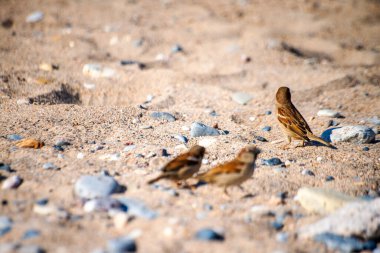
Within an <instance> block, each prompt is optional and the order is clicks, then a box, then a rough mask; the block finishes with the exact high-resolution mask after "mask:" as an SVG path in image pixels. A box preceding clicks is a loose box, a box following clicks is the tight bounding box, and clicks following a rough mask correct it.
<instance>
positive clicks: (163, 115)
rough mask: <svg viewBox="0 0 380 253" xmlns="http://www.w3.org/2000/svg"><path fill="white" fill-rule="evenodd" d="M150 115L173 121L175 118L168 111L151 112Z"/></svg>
mask: <svg viewBox="0 0 380 253" xmlns="http://www.w3.org/2000/svg"><path fill="white" fill-rule="evenodd" d="M150 117H152V118H154V119H160V120H167V121H169V122H173V121H175V120H176V118H175V117H174V116H173V115H172V114H170V113H168V112H152V113H151V114H150Z"/></svg>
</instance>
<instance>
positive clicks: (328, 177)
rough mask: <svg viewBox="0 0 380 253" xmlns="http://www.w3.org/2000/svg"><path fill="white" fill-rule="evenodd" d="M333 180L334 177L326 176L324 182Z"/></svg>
mask: <svg viewBox="0 0 380 253" xmlns="http://www.w3.org/2000/svg"><path fill="white" fill-rule="evenodd" d="M334 180H335V178H334V177H333V176H327V177H326V178H325V181H326V182H330V181H334Z"/></svg>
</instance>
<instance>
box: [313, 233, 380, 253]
mask: <svg viewBox="0 0 380 253" xmlns="http://www.w3.org/2000/svg"><path fill="white" fill-rule="evenodd" d="M314 240H315V241H316V242H321V243H324V244H325V245H326V246H327V247H328V248H329V249H330V250H339V251H341V252H357V251H362V250H373V249H375V248H376V242H374V241H371V240H370V241H364V242H363V241H361V240H359V239H357V238H354V237H344V236H341V235H336V234H333V233H322V234H319V235H316V236H315V237H314Z"/></svg>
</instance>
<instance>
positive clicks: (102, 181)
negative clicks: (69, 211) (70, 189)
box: [75, 175, 119, 199]
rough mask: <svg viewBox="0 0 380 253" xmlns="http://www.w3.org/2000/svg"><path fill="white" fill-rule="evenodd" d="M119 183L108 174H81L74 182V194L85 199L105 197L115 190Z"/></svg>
mask: <svg viewBox="0 0 380 253" xmlns="http://www.w3.org/2000/svg"><path fill="white" fill-rule="evenodd" d="M118 189H119V184H118V183H117V182H116V180H115V179H113V178H112V177H109V176H92V175H84V176H81V177H80V178H79V179H78V181H77V182H76V183H75V194H76V195H77V196H78V197H81V198H85V199H93V198H100V197H107V196H109V195H111V194H112V193H115V192H117V191H118Z"/></svg>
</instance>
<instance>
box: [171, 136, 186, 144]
mask: <svg viewBox="0 0 380 253" xmlns="http://www.w3.org/2000/svg"><path fill="white" fill-rule="evenodd" d="M173 137H174V138H176V139H177V140H179V141H180V142H182V143H187V142H188V141H189V140H188V139H187V138H186V137H185V136H183V135H180V134H176V135H174V136H173Z"/></svg>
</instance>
